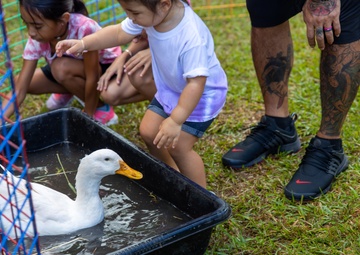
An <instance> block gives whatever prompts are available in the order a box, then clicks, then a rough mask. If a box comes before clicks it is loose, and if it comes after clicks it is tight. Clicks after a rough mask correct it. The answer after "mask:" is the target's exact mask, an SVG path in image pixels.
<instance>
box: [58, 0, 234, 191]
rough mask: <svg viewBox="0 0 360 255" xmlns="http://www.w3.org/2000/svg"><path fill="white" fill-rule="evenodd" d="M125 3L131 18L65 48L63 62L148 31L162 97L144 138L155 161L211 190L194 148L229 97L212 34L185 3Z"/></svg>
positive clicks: (172, 0)
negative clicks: (207, 185) (72, 56)
mask: <svg viewBox="0 0 360 255" xmlns="http://www.w3.org/2000/svg"><path fill="white" fill-rule="evenodd" d="M119 3H120V4H121V6H122V8H123V9H124V10H125V12H126V14H127V16H128V18H126V19H125V20H124V21H123V22H122V23H121V24H119V25H112V26H108V27H106V28H104V29H102V30H100V31H98V32H96V33H95V34H92V35H90V36H87V37H85V38H83V39H82V40H65V41H61V42H59V43H58V44H57V46H56V51H57V53H58V56H62V54H63V53H64V52H65V51H66V52H67V53H68V54H69V53H71V54H78V53H82V52H83V51H89V50H96V49H102V48H107V47H111V46H114V45H124V44H126V43H128V42H130V41H131V40H132V39H133V38H134V36H136V35H138V34H140V33H141V30H142V29H143V28H144V29H145V31H146V33H147V35H148V40H149V45H150V49H151V55H152V69H153V75H154V80H155V84H156V88H157V92H156V94H155V98H154V99H153V101H152V102H151V103H150V106H149V108H148V110H147V111H146V113H145V115H144V118H143V120H142V122H141V125H140V134H141V136H142V138H143V139H144V141H145V143H146V145H147V147H148V149H149V151H150V153H151V154H152V155H154V156H155V157H157V158H159V159H160V160H163V161H164V162H165V163H167V164H168V165H170V166H172V167H174V168H175V169H178V170H179V171H180V172H181V173H183V174H184V175H185V176H187V177H189V178H190V179H191V180H193V181H195V182H197V183H198V184H200V185H201V186H203V187H206V177H205V171H204V164H203V161H202V159H201V157H200V156H199V155H198V154H197V153H196V152H195V151H194V150H193V146H194V144H195V142H196V141H197V140H198V139H199V138H200V137H201V136H202V135H203V133H204V131H205V130H206V129H207V128H208V127H209V125H210V124H211V122H212V121H213V120H214V118H215V117H216V116H217V115H218V114H219V112H220V111H221V109H222V107H223V105H224V103H225V99H226V93H227V79H226V75H225V72H224V70H223V69H222V68H221V66H220V63H219V61H218V59H217V58H216V55H215V53H214V43H213V39H212V36H211V34H210V31H209V29H208V28H207V27H206V25H205V24H204V23H203V22H202V21H201V19H200V18H199V17H198V16H197V15H196V14H195V12H194V11H193V10H192V9H191V8H190V6H189V5H188V4H187V3H186V2H182V1H180V0H157V1H151V2H149V1H146V0H120V1H119ZM104 38H106V40H104Z"/></svg>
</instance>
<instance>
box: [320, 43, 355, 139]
mask: <svg viewBox="0 0 360 255" xmlns="http://www.w3.org/2000/svg"><path fill="white" fill-rule="evenodd" d="M339 53H340V54H339ZM320 74H321V82H320V84H321V85H320V86H321V91H322V94H321V101H322V106H323V107H322V108H323V110H322V114H323V118H322V123H321V130H320V131H321V132H322V133H323V134H326V135H330V136H338V135H340V132H341V126H342V124H343V122H344V121H345V118H346V115H347V113H348V111H349V109H350V107H351V104H352V102H353V101H354V99H355V97H356V94H357V91H358V89H359V85H360V52H359V50H356V49H354V48H353V47H351V45H344V46H339V45H337V46H330V47H329V48H328V50H326V51H323V52H322V55H321V68H320Z"/></svg>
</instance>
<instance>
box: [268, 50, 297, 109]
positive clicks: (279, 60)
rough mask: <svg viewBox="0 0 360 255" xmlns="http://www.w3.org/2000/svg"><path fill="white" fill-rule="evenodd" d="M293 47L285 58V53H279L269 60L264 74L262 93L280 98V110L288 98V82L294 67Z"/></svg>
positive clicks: (278, 105) (278, 106)
mask: <svg viewBox="0 0 360 255" xmlns="http://www.w3.org/2000/svg"><path fill="white" fill-rule="evenodd" d="M292 58H293V53H292V45H289V46H288V50H287V54H286V55H285V56H283V52H278V53H277V55H276V57H270V58H268V63H267V64H266V65H265V68H264V71H263V73H262V78H263V79H264V84H263V85H262V91H263V93H264V94H265V93H266V92H268V93H270V94H274V95H276V96H278V97H279V101H278V104H277V108H278V109H279V108H280V107H281V106H282V104H283V103H284V100H285V98H286V97H287V96H288V90H287V86H288V85H287V82H288V79H289V76H290V71H291V66H292Z"/></svg>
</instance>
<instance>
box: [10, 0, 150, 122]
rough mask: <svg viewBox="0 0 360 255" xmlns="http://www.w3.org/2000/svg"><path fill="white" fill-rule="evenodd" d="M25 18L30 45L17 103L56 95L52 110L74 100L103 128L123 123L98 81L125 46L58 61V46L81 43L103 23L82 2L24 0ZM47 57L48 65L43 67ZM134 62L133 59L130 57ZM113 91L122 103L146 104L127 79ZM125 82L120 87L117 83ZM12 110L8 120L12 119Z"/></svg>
mask: <svg viewBox="0 0 360 255" xmlns="http://www.w3.org/2000/svg"><path fill="white" fill-rule="evenodd" d="M19 3H20V13H21V18H22V20H23V21H24V23H25V25H26V26H27V29H28V35H29V38H28V41H27V43H26V46H25V49H24V52H23V66H22V69H21V71H20V74H19V75H18V76H17V77H16V79H15V91H16V93H17V102H18V104H19V105H21V104H22V103H23V101H24V99H25V97H26V94H45V93H53V94H52V95H51V96H50V98H49V99H48V100H47V102H46V105H47V107H48V108H49V109H50V110H53V109H56V108H59V107H62V106H64V105H65V104H66V103H67V102H68V101H69V100H70V99H71V98H72V97H73V95H75V96H77V97H78V98H79V99H80V100H81V101H83V102H84V113H86V114H88V115H89V116H92V117H93V118H94V119H96V120H98V121H100V122H101V123H103V124H106V125H111V124H116V123H117V122H118V117H117V115H116V114H115V112H114V110H113V107H112V106H110V105H108V104H106V103H104V102H103V101H102V100H100V97H99V95H100V92H102V91H99V90H98V81H99V78H100V76H101V75H102V74H103V73H105V71H106V70H107V68H108V67H109V66H110V65H111V63H113V61H114V60H115V59H116V58H117V57H119V56H120V55H123V54H121V48H120V47H119V46H116V47H113V48H106V49H101V50H99V51H97V50H95V51H88V52H85V53H84V54H75V55H73V54H69V55H67V56H66V57H65V58H58V57H57V56H56V53H55V45H56V43H57V42H58V41H60V40H63V39H81V38H83V37H84V36H87V35H89V34H92V33H95V32H96V31H98V30H100V29H101V27H100V26H99V24H98V23H97V22H96V21H94V20H92V19H90V18H89V17H87V15H88V13H87V10H86V7H85V4H84V3H83V2H82V1H81V0H20V1H19ZM42 57H44V58H45V60H46V65H44V66H43V67H41V68H37V65H38V60H39V59H41V58H42ZM126 57H128V56H127V54H125V55H124V58H126ZM109 82H110V83H114V84H109V85H108V86H109V87H115V88H116V89H117V90H118V94H117V95H118V97H117V103H118V104H122V102H124V103H130V102H136V101H140V100H144V99H145V98H144V97H143V96H141V95H140V96H139V94H140V93H139V91H137V89H136V88H135V87H134V86H133V85H132V84H131V83H130V81H129V78H128V77H127V76H126V75H124V76H123V77H122V79H121V81H120V82H119V81H118V80H117V81H115V79H112V80H110V81H109ZM117 83H119V84H117ZM13 111H14V109H13V108H10V109H8V111H7V112H6V113H5V117H9V116H10V115H12V113H13Z"/></svg>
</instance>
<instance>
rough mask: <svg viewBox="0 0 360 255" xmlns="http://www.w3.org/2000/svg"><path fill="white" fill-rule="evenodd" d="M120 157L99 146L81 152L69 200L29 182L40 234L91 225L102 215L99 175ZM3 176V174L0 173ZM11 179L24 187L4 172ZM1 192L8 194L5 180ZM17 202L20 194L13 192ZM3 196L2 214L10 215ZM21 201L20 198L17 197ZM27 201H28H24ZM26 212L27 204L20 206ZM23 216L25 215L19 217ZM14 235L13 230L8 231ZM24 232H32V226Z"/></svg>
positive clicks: (114, 168) (5, 223)
mask: <svg viewBox="0 0 360 255" xmlns="http://www.w3.org/2000/svg"><path fill="white" fill-rule="evenodd" d="M120 160H121V157H120V156H119V155H118V154H117V153H115V152H114V151H112V150H109V149H101V150H97V151H95V152H93V153H91V154H90V155H87V156H85V157H84V158H83V159H82V160H81V162H80V165H79V167H78V172H77V175H76V191H77V196H76V199H75V200H73V199H71V198H69V197H68V196H66V195H64V194H63V193H61V192H58V191H56V190H53V189H51V188H49V187H46V186H44V185H41V184H38V183H31V188H32V192H31V195H32V201H33V204H34V208H35V220H36V226H37V230H38V233H39V234H40V235H60V234H67V233H71V232H73V231H76V230H79V229H82V228H87V227H91V226H94V225H96V224H98V223H100V222H101V221H102V220H103V218H104V208H103V204H102V201H101V199H100V197H99V186H100V182H101V179H102V178H103V177H105V176H107V175H113V174H115V172H116V171H117V170H118V169H119V168H120V162H119V161H120ZM1 177H2V178H4V177H3V176H1ZM8 180H9V181H11V182H13V183H18V182H19V181H20V183H21V184H20V186H19V188H20V189H21V190H23V191H26V186H25V185H26V182H25V180H22V179H21V180H19V179H18V178H17V177H15V176H12V175H11V174H9V175H8ZM0 192H1V194H3V195H4V194H5V195H4V196H6V194H8V192H7V185H6V182H5V181H2V182H1V184H0ZM17 199H18V203H19V201H20V200H23V199H24V195H22V194H21V193H19V192H18V193H17ZM4 203H5V199H2V198H1V199H0V208H1V210H3V214H4V215H6V216H7V217H9V218H11V217H12V216H11V212H10V210H9V208H10V206H7V207H6V208H4ZM20 203H21V201H20ZM27 205H28V203H27ZM23 211H24V212H25V213H26V214H28V215H30V212H29V208H28V206H27V207H25V208H24V210H23ZM23 218H24V220H27V219H26V217H23ZM2 224H3V228H4V229H5V231H7V230H8V228H9V226H10V223H9V222H8V221H7V220H2ZM10 234H11V235H14V233H10ZM28 234H30V235H33V233H32V228H30V229H29V232H28Z"/></svg>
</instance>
